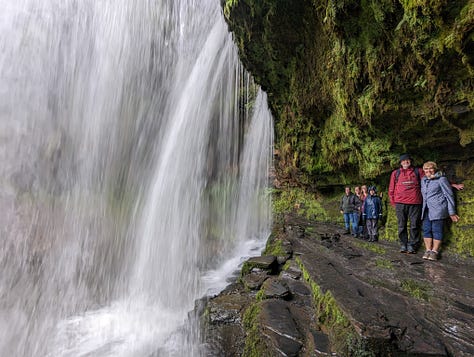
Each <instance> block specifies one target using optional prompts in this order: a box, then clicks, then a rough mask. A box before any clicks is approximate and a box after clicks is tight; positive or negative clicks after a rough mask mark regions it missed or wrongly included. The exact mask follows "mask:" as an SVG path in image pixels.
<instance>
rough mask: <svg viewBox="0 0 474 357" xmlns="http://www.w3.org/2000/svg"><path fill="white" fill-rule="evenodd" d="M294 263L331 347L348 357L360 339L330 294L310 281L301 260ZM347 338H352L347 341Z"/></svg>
mask: <svg viewBox="0 0 474 357" xmlns="http://www.w3.org/2000/svg"><path fill="white" fill-rule="evenodd" d="M296 262H297V264H298V265H299V267H300V269H301V271H302V272H303V278H304V279H305V281H306V282H307V283H308V284H309V285H310V287H311V292H312V296H313V303H314V306H315V309H316V316H317V318H318V322H319V324H320V325H321V326H322V328H323V329H324V330H325V331H327V333H328V335H329V338H330V340H331V345H332V347H333V348H334V349H335V350H336V351H338V352H339V353H341V354H342V355H349V351H355V350H357V348H354V346H355V345H356V344H358V343H359V342H358V341H359V339H361V337H360V336H358V335H357V334H356V332H355V330H354V328H353V326H352V325H351V324H350V322H349V319H348V318H347V317H346V315H345V314H344V312H343V311H342V310H341V309H340V308H339V306H338V305H337V303H336V300H334V297H333V296H332V294H331V292H330V291H326V292H325V293H323V292H322V290H321V288H320V287H319V286H318V285H317V284H316V282H315V281H313V280H312V279H311V276H310V275H309V273H308V271H307V270H306V268H305V266H304V265H303V263H302V261H301V259H299V258H297V259H296ZM348 336H352V337H353V338H352V339H349V338H348ZM350 355H354V354H350Z"/></svg>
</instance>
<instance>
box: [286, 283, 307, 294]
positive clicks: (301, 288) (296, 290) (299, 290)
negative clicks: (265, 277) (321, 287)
mask: <svg viewBox="0 0 474 357" xmlns="http://www.w3.org/2000/svg"><path fill="white" fill-rule="evenodd" d="M285 282H286V283H287V284H288V288H289V289H290V292H291V294H292V295H299V296H310V295H311V290H310V289H309V287H308V285H307V284H306V283H303V282H302V281H298V280H290V279H288V280H285Z"/></svg>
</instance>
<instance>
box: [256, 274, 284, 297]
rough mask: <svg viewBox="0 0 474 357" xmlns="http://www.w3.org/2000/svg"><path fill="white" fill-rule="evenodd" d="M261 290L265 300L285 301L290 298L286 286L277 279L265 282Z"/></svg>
mask: <svg viewBox="0 0 474 357" xmlns="http://www.w3.org/2000/svg"><path fill="white" fill-rule="evenodd" d="M262 288H263V292H264V294H265V297H266V298H276V299H287V298H289V297H290V296H291V294H290V290H289V289H288V287H287V286H286V284H284V283H283V282H282V281H281V280H279V279H275V278H271V279H268V280H266V281H265V282H264V283H263V287H262Z"/></svg>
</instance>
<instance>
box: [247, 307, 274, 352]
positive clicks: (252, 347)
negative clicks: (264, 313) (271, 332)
mask: <svg viewBox="0 0 474 357" xmlns="http://www.w3.org/2000/svg"><path fill="white" fill-rule="evenodd" d="M259 314H260V304H259V303H255V304H252V305H250V306H249V307H248V308H247V310H245V313H244V318H243V324H244V329H245V332H246V338H245V347H244V352H243V354H242V356H243V357H272V356H270V354H269V353H268V351H267V348H266V345H265V343H264V341H263V339H262V334H261V332H260V331H259V326H258V316H259Z"/></svg>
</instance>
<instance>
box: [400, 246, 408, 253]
mask: <svg viewBox="0 0 474 357" xmlns="http://www.w3.org/2000/svg"><path fill="white" fill-rule="evenodd" d="M407 252H408V249H407V246H406V245H402V246H401V247H400V253H407Z"/></svg>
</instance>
